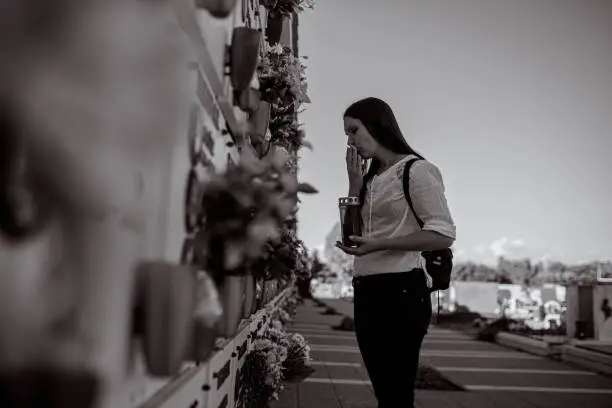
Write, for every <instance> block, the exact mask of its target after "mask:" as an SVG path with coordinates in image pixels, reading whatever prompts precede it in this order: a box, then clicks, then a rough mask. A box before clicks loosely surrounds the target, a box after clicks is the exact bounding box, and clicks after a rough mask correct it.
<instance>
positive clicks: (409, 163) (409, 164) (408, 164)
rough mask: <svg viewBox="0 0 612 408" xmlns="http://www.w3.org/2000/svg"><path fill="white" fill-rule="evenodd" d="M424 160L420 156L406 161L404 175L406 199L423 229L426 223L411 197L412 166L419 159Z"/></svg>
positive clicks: (403, 182)
mask: <svg viewBox="0 0 612 408" xmlns="http://www.w3.org/2000/svg"><path fill="white" fill-rule="evenodd" d="M419 160H422V159H420V158H418V157H416V158H414V159H410V160H408V161H407V162H406V166H405V167H404V175H403V176H402V184H403V185H404V197H406V201H408V206H409V207H410V210H412V213H413V214H414V217H415V218H416V220H417V222H418V223H419V226H420V227H421V229H422V228H423V225H425V224H424V223H423V221H422V220H421V219H420V218H419V216H418V215H417V213H416V211H414V207H413V205H412V198H410V189H409V187H410V168H411V167H412V165H413V164H414V163H415V162H417V161H419Z"/></svg>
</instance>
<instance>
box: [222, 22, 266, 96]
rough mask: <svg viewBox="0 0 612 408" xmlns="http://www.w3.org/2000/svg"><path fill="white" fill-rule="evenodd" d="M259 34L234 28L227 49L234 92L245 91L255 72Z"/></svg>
mask: <svg viewBox="0 0 612 408" xmlns="http://www.w3.org/2000/svg"><path fill="white" fill-rule="evenodd" d="M260 41H261V32H260V31H259V30H256V29H254V28H249V27H236V28H234V30H233V32H232V42H231V45H230V49H229V68H230V81H231V83H232V88H234V90H239V91H242V90H245V89H247V88H248V87H249V85H250V84H251V81H252V80H253V75H255V71H256V70H257V60H258V58H259V43H260Z"/></svg>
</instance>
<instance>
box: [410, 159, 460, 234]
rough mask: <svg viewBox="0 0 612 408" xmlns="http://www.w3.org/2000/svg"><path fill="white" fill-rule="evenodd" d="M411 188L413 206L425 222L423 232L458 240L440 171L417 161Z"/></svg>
mask: <svg viewBox="0 0 612 408" xmlns="http://www.w3.org/2000/svg"><path fill="white" fill-rule="evenodd" d="M409 186H410V197H411V199H412V205H413V207H414V211H415V212H416V214H417V215H418V216H419V218H420V219H421V220H422V221H423V230H424V231H435V232H437V233H439V234H441V235H444V236H445V237H448V238H451V239H453V240H454V239H456V235H457V231H456V230H457V229H456V227H455V223H454V222H453V217H452V216H451V213H450V210H449V208H448V202H447V201H446V196H445V194H444V183H443V181H442V174H441V173H440V170H438V168H437V167H436V166H434V165H433V164H432V163H429V162H427V161H425V160H419V161H417V162H416V163H414V165H413V166H412V169H410V183H409Z"/></svg>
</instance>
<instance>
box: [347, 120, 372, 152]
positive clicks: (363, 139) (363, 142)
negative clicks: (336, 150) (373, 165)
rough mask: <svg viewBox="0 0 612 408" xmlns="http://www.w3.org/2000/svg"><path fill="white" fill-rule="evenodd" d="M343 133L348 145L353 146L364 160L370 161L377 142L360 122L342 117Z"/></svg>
mask: <svg viewBox="0 0 612 408" xmlns="http://www.w3.org/2000/svg"><path fill="white" fill-rule="evenodd" d="M344 133H345V134H346V136H348V144H349V145H350V146H355V147H356V148H357V151H358V152H359V154H360V155H361V157H362V158H364V159H371V158H372V157H373V156H374V152H375V151H376V149H378V142H376V139H374V138H373V137H372V135H371V134H370V132H368V129H366V127H365V126H364V125H363V123H362V122H361V120H359V119H355V118H351V117H350V116H345V117H344Z"/></svg>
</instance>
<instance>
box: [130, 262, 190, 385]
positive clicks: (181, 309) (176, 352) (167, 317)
mask: <svg viewBox="0 0 612 408" xmlns="http://www.w3.org/2000/svg"><path fill="white" fill-rule="evenodd" d="M136 273H137V276H136V295H135V312H134V321H133V325H134V331H135V332H136V334H137V335H140V336H141V338H142V345H143V352H144V358H145V364H146V367H147V370H148V372H149V373H150V374H151V375H153V376H158V377H168V376H172V375H174V374H176V373H177V372H178V370H179V369H180V367H181V364H182V363H183V359H184V355H185V350H186V348H187V345H188V344H189V337H190V335H191V333H192V327H193V316H194V309H195V291H194V289H193V288H194V275H193V267H191V266H187V265H173V264H171V263H168V262H141V263H140V264H139V265H138V267H137V270H136Z"/></svg>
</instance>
